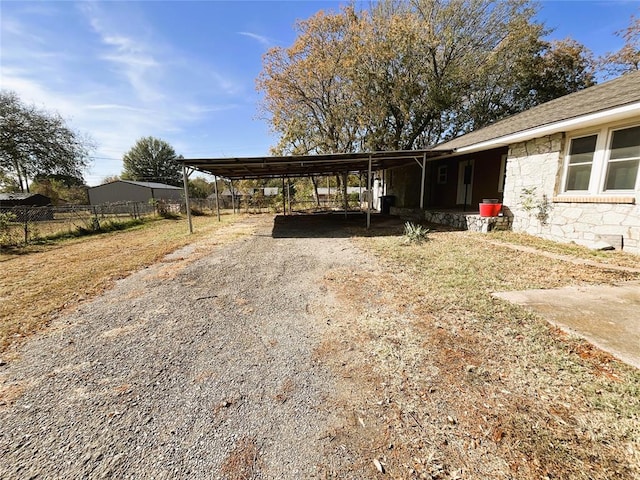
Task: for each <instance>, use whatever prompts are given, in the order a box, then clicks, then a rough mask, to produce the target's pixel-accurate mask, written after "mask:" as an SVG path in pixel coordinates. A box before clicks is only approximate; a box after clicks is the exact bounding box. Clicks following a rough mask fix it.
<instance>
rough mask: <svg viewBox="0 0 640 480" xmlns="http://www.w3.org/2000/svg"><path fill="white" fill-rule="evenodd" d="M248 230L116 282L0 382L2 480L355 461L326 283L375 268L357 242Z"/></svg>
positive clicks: (275, 470) (65, 318)
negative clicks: (327, 354)
mask: <svg viewBox="0 0 640 480" xmlns="http://www.w3.org/2000/svg"><path fill="white" fill-rule="evenodd" d="M243 227H246V228H249V229H250V230H251V231H252V234H251V235H244V236H241V237H239V238H238V239H237V240H235V241H233V242H231V243H228V244H226V245H225V246H215V245H212V243H209V246H208V247H206V252H204V253H203V247H202V246H200V248H198V246H197V245H196V246H193V245H192V246H190V247H187V248H186V249H183V250H181V251H179V252H176V253H174V254H172V255H170V256H169V257H167V258H166V259H165V260H164V261H163V262H161V263H159V264H156V265H154V266H152V267H150V268H147V269H145V270H142V271H140V272H138V273H136V274H134V275H132V276H130V277H128V278H126V279H124V280H121V281H119V282H118V283H117V285H116V286H115V288H114V289H112V290H111V291H109V292H107V293H105V294H104V295H103V296H101V297H99V298H97V299H95V300H93V301H91V302H87V303H85V304H83V305H82V306H81V307H80V308H79V309H78V310H77V311H75V312H72V313H69V314H65V315H62V316H60V317H59V318H57V319H56V320H55V321H54V322H53V325H52V327H51V328H50V329H48V330H47V331H46V332H44V333H42V334H40V335H37V336H35V337H34V338H32V339H31V340H30V341H28V342H27V343H26V344H25V345H23V346H22V347H21V348H20V349H19V351H18V358H16V359H14V360H11V361H9V362H8V363H7V364H5V365H4V366H1V367H0V386H1V388H2V393H3V395H2V398H3V400H2V401H1V402H0V457H1V458H2V461H0V478H7V479H8V478H33V477H36V476H37V477H38V478H100V477H112V478H156V479H160V478H190V479H192V478H193V479H198V478H207V479H209V478H229V479H234V478H238V479H241V478H247V479H248V478H296V479H299V478H317V477H323V478H326V477H331V476H332V475H334V474H335V472H337V471H341V470H343V469H344V468H345V466H346V465H348V464H349V463H350V462H351V461H352V460H353V459H352V458H350V454H349V453H348V452H346V451H344V449H341V447H340V445H335V444H334V443H332V441H331V440H332V439H331V435H330V434H329V433H328V432H330V431H331V429H332V428H333V427H334V426H335V425H336V424H339V423H340V422H341V419H340V418H339V417H340V414H339V413H337V410H336V409H335V408H334V407H332V406H331V404H330V401H328V398H329V397H330V396H331V395H332V392H333V391H334V389H335V388H336V385H337V383H336V381H335V379H334V378H333V377H332V374H331V372H330V371H329V369H328V368H327V367H326V366H324V365H323V364H322V363H321V362H319V361H318V360H317V356H316V355H314V349H315V348H317V346H318V345H319V343H320V342H321V340H322V338H323V334H324V333H325V332H326V329H327V328H329V327H328V326H327V323H328V322H327V319H326V318H324V316H323V315H322V314H321V313H320V312H322V311H323V308H324V307H323V305H326V304H328V303H331V302H332V297H331V295H330V294H329V293H328V292H327V290H326V288H324V287H323V286H322V282H321V281H320V280H321V279H322V277H323V276H324V275H325V274H326V273H327V272H328V271H329V270H330V269H332V268H334V267H336V266H344V265H345V264H349V265H353V267H354V268H359V266H360V267H363V266H364V265H365V264H367V265H370V264H371V262H372V261H373V260H372V259H371V258H368V257H366V256H365V255H364V254H363V253H362V252H361V251H359V250H358V249H357V248H356V247H354V246H353V244H352V243H351V241H350V240H349V239H348V238H274V236H273V235H272V230H271V229H272V227H273V223H272V219H271V218H268V217H266V218H265V217H264V216H262V217H257V218H250V219H248V220H246V221H244V225H243ZM236 228H237V227H236ZM284 237H286V235H284Z"/></svg>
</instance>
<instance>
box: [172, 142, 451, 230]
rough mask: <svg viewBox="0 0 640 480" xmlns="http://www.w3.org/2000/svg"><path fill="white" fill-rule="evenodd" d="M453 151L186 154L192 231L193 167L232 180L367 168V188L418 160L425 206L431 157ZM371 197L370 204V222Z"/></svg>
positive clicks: (185, 174) (184, 167)
mask: <svg viewBox="0 0 640 480" xmlns="http://www.w3.org/2000/svg"><path fill="white" fill-rule="evenodd" d="M450 153H452V151H451V150H435V149H424V150H397V151H384V152H369V153H331V154H323V155H287V156H265V157H227V158H184V159H179V160H178V161H179V162H180V163H182V173H183V180H184V194H185V200H186V202H187V205H186V209H187V218H188V220H189V231H190V232H192V231H193V226H192V223H191V209H190V205H189V191H188V186H187V180H188V177H189V175H191V173H193V172H194V171H198V172H202V173H208V174H210V175H213V176H215V177H223V178H226V179H229V180H241V179H260V178H292V177H308V176H311V175H338V174H344V175H346V174H348V173H356V172H365V171H366V172H368V175H367V189H368V190H369V191H371V173H372V172H373V171H376V170H386V169H389V168H397V167H403V166H407V165H411V164H413V163H414V162H416V163H417V164H418V165H419V166H420V167H421V169H422V183H421V185H422V186H421V189H422V191H421V194H420V208H423V206H424V205H423V201H424V200H423V197H424V181H425V171H426V164H427V159H428V158H433V157H439V156H441V155H446V154H450ZM216 194H217V193H216ZM370 215H371V199H370V200H369V207H368V208H367V227H369V224H370Z"/></svg>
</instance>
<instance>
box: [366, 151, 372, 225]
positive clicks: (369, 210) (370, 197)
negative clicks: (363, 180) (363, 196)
mask: <svg viewBox="0 0 640 480" xmlns="http://www.w3.org/2000/svg"><path fill="white" fill-rule="evenodd" d="M372 188H373V186H372V185H371V155H369V169H368V170H367V191H368V192H369V195H368V196H369V198H368V199H367V200H368V202H367V228H369V227H370V226H371V207H372V206H373V205H372V204H373V192H372V191H371V189H372Z"/></svg>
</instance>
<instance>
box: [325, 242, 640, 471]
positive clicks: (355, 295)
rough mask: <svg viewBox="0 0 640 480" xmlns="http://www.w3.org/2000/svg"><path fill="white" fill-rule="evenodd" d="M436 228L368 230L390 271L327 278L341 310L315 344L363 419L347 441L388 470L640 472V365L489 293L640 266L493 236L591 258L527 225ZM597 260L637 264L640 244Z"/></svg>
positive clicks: (344, 399) (343, 400) (347, 403)
mask: <svg viewBox="0 0 640 480" xmlns="http://www.w3.org/2000/svg"><path fill="white" fill-rule="evenodd" d="M430 238H431V240H430V241H428V242H426V243H423V244H421V245H408V246H406V245H403V244H402V240H401V239H400V237H379V238H366V239H363V240H362V241H361V242H360V245H361V246H362V247H363V248H365V249H368V250H370V251H371V252H373V253H374V254H375V255H376V256H378V257H379V259H380V261H381V262H382V263H383V265H384V268H383V271H382V272H376V273H375V274H365V275H361V274H360V275H358V276H355V275H356V274H355V273H354V272H353V271H350V270H349V269H348V268H344V269H341V270H339V271H335V272H332V273H331V274H330V275H329V276H328V277H327V278H326V283H327V287H328V288H329V289H330V290H331V291H333V292H334V294H335V295H336V296H337V297H338V298H339V299H341V300H342V302H340V304H341V305H342V307H341V308H342V311H341V312H340V313H339V314H336V315H335V317H339V318H340V321H339V324H338V325H337V326H336V333H335V335H334V336H332V337H328V338H327V339H326V341H325V342H324V344H323V345H322V346H321V347H320V348H319V349H318V352H317V354H318V355H319V356H320V357H321V358H323V359H325V361H328V362H330V363H333V368H334V369H335V370H336V372H338V374H339V376H340V377H341V378H343V379H344V385H343V388H341V389H340V391H341V395H342V396H341V397H340V396H338V398H337V399H336V402H337V403H338V405H342V406H343V408H345V409H355V411H354V412H353V417H354V419H356V420H354V421H353V422H352V424H351V425H346V426H345V427H344V428H343V429H342V430H340V431H337V432H334V435H335V442H336V444H340V443H343V444H346V445H349V446H350V447H351V448H353V449H355V450H358V451H359V452H360V458H362V461H363V462H364V464H366V465H368V467H369V469H370V471H371V472H372V475H373V474H374V472H375V469H374V464H373V463H372V461H373V459H376V460H379V461H380V462H381V463H382V464H383V466H384V468H385V469H386V475H387V476H388V477H391V478H427V479H432V478H433V479H455V478H458V479H462V478H464V479H467V478H469V479H493V478H495V479H516V478H517V479H559V478H561V479H584V480H587V479H629V480H631V479H637V478H640V372H639V371H638V370H636V369H634V368H632V367H629V366H627V365H625V364H622V363H621V362H618V361H617V360H615V359H613V358H612V357H611V356H609V355H607V354H606V353H604V352H602V351H599V350H597V349H595V348H593V347H592V346H591V345H589V344H588V343H586V342H584V341H582V340H579V339H577V338H574V337H570V336H567V335H565V334H563V333H562V332H560V331H559V330H557V329H554V328H552V327H551V326H549V325H548V324H547V323H546V322H545V321H544V320H543V319H541V318H539V317H537V316H536V315H534V314H532V313H529V312H528V311H527V310H525V309H524V308H522V307H519V306H516V305H511V304H508V303H507V302H504V301H501V300H498V299H495V298H493V297H492V296H491V292H493V291H501V290H521V289H529V288H553V287H562V286H566V285H576V284H577V285H588V284H601V283H613V282H620V281H625V280H631V279H637V278H639V277H640V275H639V274H637V273H625V272H621V271H613V270H607V269H606V268H596V267H593V266H588V265H576V264H574V263H569V262H564V261H550V260H549V258H548V257H544V256H541V255H537V254H534V253H523V252H520V251H515V250H513V249H510V248H506V247H503V246H496V245H495V244H493V243H491V242H494V241H497V240H499V241H501V242H509V243H513V244H517V245H521V244H527V245H529V246H534V247H535V248H537V249H540V250H543V251H552V252H554V253H560V254H563V255H572V256H573V257H574V258H583V259H591V260H593V259H594V258H593V254H592V253H591V252H590V251H588V250H586V249H581V248H579V247H575V246H559V245H557V244H548V242H544V241H537V240H536V239H531V238H530V237H526V236H517V235H513V234H501V235H496V236H492V235H491V236H486V235H481V234H473V233H469V232H433V233H431V234H430ZM596 259H599V260H602V261H604V262H608V263H611V264H617V265H625V266H628V267H632V268H638V267H640V257H638V256H634V255H621V254H619V253H613V254H611V253H609V254H599V255H598V258H596ZM354 403H355V406H354ZM347 473H348V472H345V475H346V474H347ZM381 478H382V477H381Z"/></svg>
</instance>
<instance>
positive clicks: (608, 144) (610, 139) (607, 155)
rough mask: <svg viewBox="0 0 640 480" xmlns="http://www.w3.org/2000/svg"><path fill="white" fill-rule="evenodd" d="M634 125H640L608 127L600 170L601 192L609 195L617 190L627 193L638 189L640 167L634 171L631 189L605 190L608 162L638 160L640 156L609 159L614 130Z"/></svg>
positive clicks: (630, 126)
mask: <svg viewBox="0 0 640 480" xmlns="http://www.w3.org/2000/svg"><path fill="white" fill-rule="evenodd" d="M634 127H640V124H638V125H627V126H624V127H615V128H611V129H609V135H607V150H606V162H605V165H604V169H603V171H602V180H601V184H600V190H601V191H602V192H603V193H606V194H607V195H609V194H617V193H619V192H624V193H627V194H629V193H634V192H635V191H636V190H638V189H640V168H639V169H638V173H636V183H635V184H634V186H633V188H632V189H626V190H622V189H617V190H606V181H607V173H608V171H609V163H610V162H614V163H615V162H621V161H628V160H636V159H637V160H638V161H639V162H640V158H636V157H631V158H628V159H617V160H611V145H612V143H613V134H614V133H615V132H618V131H620V130H626V129H628V128H634Z"/></svg>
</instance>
